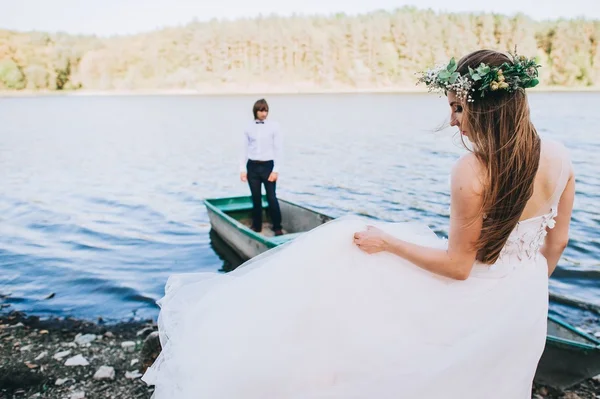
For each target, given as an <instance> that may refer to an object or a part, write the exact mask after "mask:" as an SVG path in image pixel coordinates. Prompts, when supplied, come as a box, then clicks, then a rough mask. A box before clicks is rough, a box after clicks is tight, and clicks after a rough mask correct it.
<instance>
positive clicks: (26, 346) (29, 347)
mask: <svg viewBox="0 0 600 399" xmlns="http://www.w3.org/2000/svg"><path fill="white" fill-rule="evenodd" d="M31 348H33V345H25V346H23V347H22V348H21V352H25V351H28V350H31Z"/></svg>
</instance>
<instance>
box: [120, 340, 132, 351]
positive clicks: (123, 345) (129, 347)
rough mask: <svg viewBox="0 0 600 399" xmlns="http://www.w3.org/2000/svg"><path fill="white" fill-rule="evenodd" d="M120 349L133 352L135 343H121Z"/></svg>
mask: <svg viewBox="0 0 600 399" xmlns="http://www.w3.org/2000/svg"><path fill="white" fill-rule="evenodd" d="M121 348H123V349H124V350H125V351H127V352H133V351H134V350H135V342H133V341H125V342H121Z"/></svg>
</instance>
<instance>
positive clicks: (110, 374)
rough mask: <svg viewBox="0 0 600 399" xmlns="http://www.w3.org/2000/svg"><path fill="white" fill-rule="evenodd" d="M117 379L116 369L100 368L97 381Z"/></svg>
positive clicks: (95, 375) (97, 372)
mask: <svg viewBox="0 0 600 399" xmlns="http://www.w3.org/2000/svg"><path fill="white" fill-rule="evenodd" d="M114 378H115V369H114V368H112V367H110V366H100V368H99V369H98V371H96V374H94V379H95V380H113V379H114Z"/></svg>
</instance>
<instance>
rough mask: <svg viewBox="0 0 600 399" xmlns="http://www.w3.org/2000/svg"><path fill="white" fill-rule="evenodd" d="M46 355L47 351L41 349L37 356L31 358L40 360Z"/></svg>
mask: <svg viewBox="0 0 600 399" xmlns="http://www.w3.org/2000/svg"><path fill="white" fill-rule="evenodd" d="M46 356H48V352H47V351H43V352H42V353H40V354H39V355H37V357H36V358H35V359H33V360H36V361H37V360H42V359H43V358H45V357H46Z"/></svg>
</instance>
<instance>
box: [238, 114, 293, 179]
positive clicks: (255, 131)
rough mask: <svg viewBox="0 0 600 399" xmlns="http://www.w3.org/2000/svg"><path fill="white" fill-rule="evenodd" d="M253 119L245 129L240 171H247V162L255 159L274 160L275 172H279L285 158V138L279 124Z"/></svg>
mask: <svg viewBox="0 0 600 399" xmlns="http://www.w3.org/2000/svg"><path fill="white" fill-rule="evenodd" d="M258 122H260V121H253V122H252V123H251V124H249V125H248V127H247V128H246V129H245V130H244V140H243V145H242V157H241V160H240V172H246V163H247V162H248V160H249V159H251V160H253V161H273V163H274V166H273V173H279V168H280V167H281V162H282V159H283V139H282V137H281V131H280V130H279V124H278V123H277V122H271V121H269V120H265V121H264V123H258Z"/></svg>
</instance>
